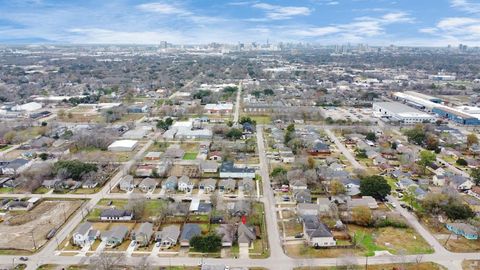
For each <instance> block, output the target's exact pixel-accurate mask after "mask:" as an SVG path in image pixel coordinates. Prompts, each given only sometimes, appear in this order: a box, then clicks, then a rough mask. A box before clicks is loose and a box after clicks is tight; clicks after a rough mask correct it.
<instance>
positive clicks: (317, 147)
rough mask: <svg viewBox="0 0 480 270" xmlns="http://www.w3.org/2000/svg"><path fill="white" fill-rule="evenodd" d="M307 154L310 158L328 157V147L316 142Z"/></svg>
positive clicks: (329, 152)
mask: <svg viewBox="0 0 480 270" xmlns="http://www.w3.org/2000/svg"><path fill="white" fill-rule="evenodd" d="M307 151H308V153H309V154H310V155H312V156H320V155H330V154H331V151H330V146H329V145H328V144H325V143H324V142H322V141H316V142H315V143H314V144H313V146H312V147H311V148H309V149H308V150H307Z"/></svg>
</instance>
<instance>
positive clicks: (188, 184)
mask: <svg viewBox="0 0 480 270" xmlns="http://www.w3.org/2000/svg"><path fill="white" fill-rule="evenodd" d="M194 187H195V183H194V182H193V180H191V179H190V177H188V176H186V175H184V176H182V177H180V179H178V190H179V191H183V192H186V193H188V192H192V190H193V188H194Z"/></svg>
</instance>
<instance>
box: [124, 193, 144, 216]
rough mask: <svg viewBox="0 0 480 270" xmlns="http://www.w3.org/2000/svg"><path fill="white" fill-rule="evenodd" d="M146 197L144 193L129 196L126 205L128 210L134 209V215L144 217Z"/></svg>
mask: <svg viewBox="0 0 480 270" xmlns="http://www.w3.org/2000/svg"><path fill="white" fill-rule="evenodd" d="M146 202H147V201H146V199H145V197H143V196H142V195H138V194H131V195H130V196H129V198H128V203H127V205H126V207H125V208H126V210H129V211H132V213H133V216H134V217H135V218H136V219H140V218H142V217H143V214H144V213H145V207H146Z"/></svg>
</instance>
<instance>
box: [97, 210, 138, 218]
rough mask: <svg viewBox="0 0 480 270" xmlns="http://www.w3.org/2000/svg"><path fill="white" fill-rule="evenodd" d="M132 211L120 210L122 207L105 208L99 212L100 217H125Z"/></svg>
mask: <svg viewBox="0 0 480 270" xmlns="http://www.w3.org/2000/svg"><path fill="white" fill-rule="evenodd" d="M131 215H132V212H130V211H128V210H122V209H115V208H111V209H105V210H103V211H102V213H100V217H126V216H131Z"/></svg>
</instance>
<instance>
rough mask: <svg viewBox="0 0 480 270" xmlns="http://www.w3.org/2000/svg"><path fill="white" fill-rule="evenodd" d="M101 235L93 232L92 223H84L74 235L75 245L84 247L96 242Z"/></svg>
mask: <svg viewBox="0 0 480 270" xmlns="http://www.w3.org/2000/svg"><path fill="white" fill-rule="evenodd" d="M99 235H100V232H99V231H97V230H93V227H92V223H90V222H84V223H82V224H80V225H79V226H78V228H77V230H76V231H75V232H74V233H73V244H74V245H76V246H80V247H83V246H85V245H88V244H90V243H92V242H93V241H95V240H96V239H97V238H98V236H99Z"/></svg>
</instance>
